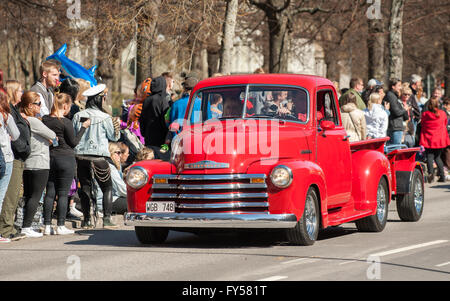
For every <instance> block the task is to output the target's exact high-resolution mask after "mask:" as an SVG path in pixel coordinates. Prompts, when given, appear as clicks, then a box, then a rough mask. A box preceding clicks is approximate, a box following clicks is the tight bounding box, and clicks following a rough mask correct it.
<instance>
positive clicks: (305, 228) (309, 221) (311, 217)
mask: <svg viewBox="0 0 450 301" xmlns="http://www.w3.org/2000/svg"><path fill="white" fill-rule="evenodd" d="M319 221H320V210H319V205H318V198H317V194H316V191H315V190H314V188H312V187H310V188H309V190H308V193H307V194H306V200H305V209H304V211H303V216H302V217H301V219H300V220H299V221H298V222H297V224H296V225H295V227H294V228H292V229H287V230H286V236H287V238H288V240H289V242H291V243H293V244H295V245H301V246H310V245H312V244H314V243H315V241H316V240H317V236H318V234H319V225H320V223H319Z"/></svg>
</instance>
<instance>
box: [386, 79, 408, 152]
mask: <svg viewBox="0 0 450 301" xmlns="http://www.w3.org/2000/svg"><path fill="white" fill-rule="evenodd" d="M401 89H402V82H401V80H399V79H391V80H389V91H388V92H387V93H386V96H385V97H384V101H385V102H388V103H389V104H390V108H389V111H390V115H389V126H388V136H389V137H390V138H391V140H389V144H401V143H402V140H403V130H404V129H405V127H404V125H403V121H406V120H408V118H409V116H408V110H409V107H407V108H405V107H404V106H403V104H402V102H401V101H400V99H399V98H398V97H399V96H400V94H401Z"/></svg>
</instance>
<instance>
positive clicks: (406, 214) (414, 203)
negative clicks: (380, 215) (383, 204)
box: [396, 169, 425, 222]
mask: <svg viewBox="0 0 450 301" xmlns="http://www.w3.org/2000/svg"><path fill="white" fill-rule="evenodd" d="M424 200H425V198H424V180H423V176H422V173H421V172H420V171H419V170H418V169H414V172H413V175H412V179H411V192H410V193H408V194H403V195H399V196H397V200H396V204H397V213H398V216H399V217H400V219H401V220H402V221H406V222H416V221H418V220H419V219H420V217H421V216H422V212H423V205H424Z"/></svg>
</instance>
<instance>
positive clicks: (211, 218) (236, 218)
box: [124, 213, 297, 229]
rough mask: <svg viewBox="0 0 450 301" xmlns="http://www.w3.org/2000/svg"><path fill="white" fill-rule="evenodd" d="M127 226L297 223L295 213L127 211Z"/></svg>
mask: <svg viewBox="0 0 450 301" xmlns="http://www.w3.org/2000/svg"><path fill="white" fill-rule="evenodd" d="M124 218H125V225H126V226H138V227H164V228H233V229H287V228H293V227H295V225H296V224H297V217H296V216H295V214H230V213H207V214H205V213H202V214H199V213H171V214H155V213H127V214H126V215H125V217H124Z"/></svg>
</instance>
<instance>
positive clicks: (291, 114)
mask: <svg viewBox="0 0 450 301" xmlns="http://www.w3.org/2000/svg"><path fill="white" fill-rule="evenodd" d="M193 99H195V101H193V102H191V108H190V113H189V116H190V118H189V119H190V121H191V123H198V122H204V121H206V120H210V119H219V120H221V119H228V118H231V119H236V118H247V119H248V118H270V119H282V120H290V121H295V122H301V123H306V122H307V119H308V93H307V92H306V90H304V89H302V88H297V87H292V86H286V87H284V86H267V85H242V86H227V87H212V88H206V89H203V90H199V91H197V92H196V93H195V95H194V96H193Z"/></svg>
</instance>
